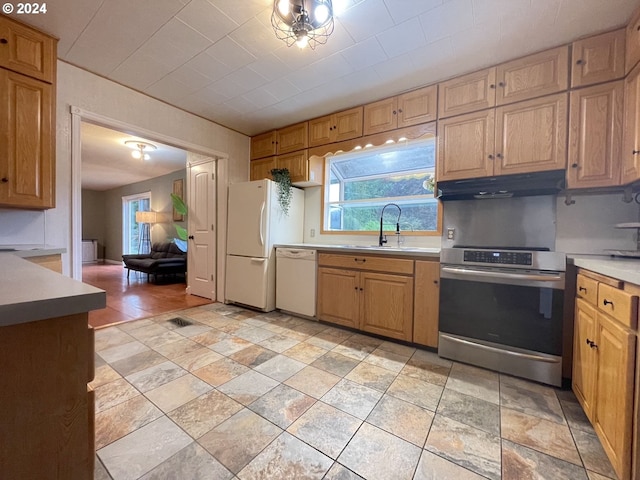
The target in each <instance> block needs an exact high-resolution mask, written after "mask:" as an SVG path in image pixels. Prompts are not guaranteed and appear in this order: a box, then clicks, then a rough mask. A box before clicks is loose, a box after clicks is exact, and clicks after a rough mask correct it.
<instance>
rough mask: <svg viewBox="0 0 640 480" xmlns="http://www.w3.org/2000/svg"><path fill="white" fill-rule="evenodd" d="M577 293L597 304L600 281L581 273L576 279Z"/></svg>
mask: <svg viewBox="0 0 640 480" xmlns="http://www.w3.org/2000/svg"><path fill="white" fill-rule="evenodd" d="M576 293H577V295H578V296H579V297H581V298H584V299H585V300H586V301H587V302H589V303H590V304H591V305H595V304H596V303H598V282H596V281H595V280H593V279H592V278H589V277H585V276H584V275H582V274H580V273H579V274H578V279H577V280H576Z"/></svg>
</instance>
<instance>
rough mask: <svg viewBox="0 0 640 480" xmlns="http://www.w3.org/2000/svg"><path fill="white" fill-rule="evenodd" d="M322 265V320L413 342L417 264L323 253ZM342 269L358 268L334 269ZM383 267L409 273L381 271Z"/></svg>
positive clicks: (319, 297) (319, 273) (319, 307)
mask: <svg viewBox="0 0 640 480" xmlns="http://www.w3.org/2000/svg"><path fill="white" fill-rule="evenodd" d="M323 262H325V265H324V266H323ZM318 263H319V267H318V291H317V293H318V299H317V312H318V313H317V316H318V318H319V319H320V320H325V321H327V322H332V323H336V324H338V325H343V326H346V327H351V328H357V329H359V330H363V331H365V332H370V333H375V334H377V335H384V336H386V337H390V338H396V339H398V340H405V341H412V338H413V260H406V259H398V260H397V264H395V262H394V260H393V259H388V258H382V257H359V256H353V255H336V254H323V253H321V254H320V255H319V260H318ZM341 265H345V266H346V265H354V268H334V266H341ZM382 265H386V266H388V267H389V270H390V271H391V272H393V271H394V270H395V271H402V272H405V273H404V274H397V273H388V272H383V271H379V269H380V267H381V266H382ZM408 268H410V270H408ZM368 269H370V270H377V271H368ZM407 270H408V271H407Z"/></svg>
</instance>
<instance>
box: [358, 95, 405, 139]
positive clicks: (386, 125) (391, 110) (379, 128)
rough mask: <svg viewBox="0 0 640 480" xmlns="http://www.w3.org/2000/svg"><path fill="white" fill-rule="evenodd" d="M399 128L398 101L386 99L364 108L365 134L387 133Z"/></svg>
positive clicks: (394, 98) (393, 98)
mask: <svg viewBox="0 0 640 480" xmlns="http://www.w3.org/2000/svg"><path fill="white" fill-rule="evenodd" d="M396 128H398V99H397V98H396V97H392V98H386V99H384V100H380V101H379V102H374V103H369V104H368V105H365V106H364V134H365V135H372V134H374V133H380V132H386V131H387V130H394V129H396Z"/></svg>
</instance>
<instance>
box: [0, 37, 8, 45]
mask: <svg viewBox="0 0 640 480" xmlns="http://www.w3.org/2000/svg"><path fill="white" fill-rule="evenodd" d="M0 43H1V44H3V45H6V44H7V43H9V40H7V39H6V38H0Z"/></svg>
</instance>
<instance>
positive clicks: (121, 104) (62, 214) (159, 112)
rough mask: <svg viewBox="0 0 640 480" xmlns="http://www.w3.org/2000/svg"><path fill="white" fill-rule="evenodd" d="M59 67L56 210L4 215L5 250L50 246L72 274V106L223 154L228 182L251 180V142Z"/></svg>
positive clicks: (0, 215)
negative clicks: (18, 245)
mask: <svg viewBox="0 0 640 480" xmlns="http://www.w3.org/2000/svg"><path fill="white" fill-rule="evenodd" d="M57 67H58V76H57V95H56V99H57V106H56V110H57V112H56V113H57V115H56V126H57V135H56V208H54V209H51V210H47V211H45V212H29V211H12V210H0V225H2V229H1V231H0V244H3V243H4V244H7V243H21V244H25V243H26V244H32V243H34V244H43V243H45V244H49V245H52V246H55V247H65V248H66V249H67V252H69V253H67V254H65V255H63V270H64V273H65V274H67V275H68V274H69V271H70V260H69V255H70V253H71V238H70V237H71V215H72V212H71V113H70V106H72V105H73V106H75V107H79V108H81V109H83V110H85V111H88V112H91V113H94V114H98V115H102V116H105V117H108V118H111V119H115V120H118V121H121V122H125V123H127V124H130V125H135V126H137V127H140V128H141V129H142V130H148V131H152V132H157V133H159V134H161V135H166V136H170V137H173V138H175V139H179V140H181V141H184V142H187V143H189V144H194V145H200V146H202V147H203V148H207V149H211V150H215V151H218V152H220V153H221V155H223V156H228V158H229V165H228V178H229V181H243V180H247V179H248V178H249V150H250V138H249V137H247V136H245V135H242V134H240V133H238V132H234V131H233V130H230V129H228V128H225V127H222V126H220V125H217V124H215V123H213V122H210V121H208V120H204V119H202V118H200V117H197V116H195V115H192V114H190V113H187V112H184V111H182V110H179V109H177V108H174V107H171V106H169V105H167V104H165V103H162V102H160V101H157V100H154V99H152V98H150V97H148V96H146V95H143V94H141V93H138V92H136V91H134V90H131V89H129V88H126V87H123V86H122V85H119V84H117V83H114V82H112V81H110V80H107V79H105V78H102V77H99V76H97V75H94V74H92V73H89V72H86V71H84V70H81V69H79V68H76V67H74V66H72V65H69V64H67V63H64V62H61V61H58V65H57ZM151 140H153V139H151ZM14 232H15V233H14Z"/></svg>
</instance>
